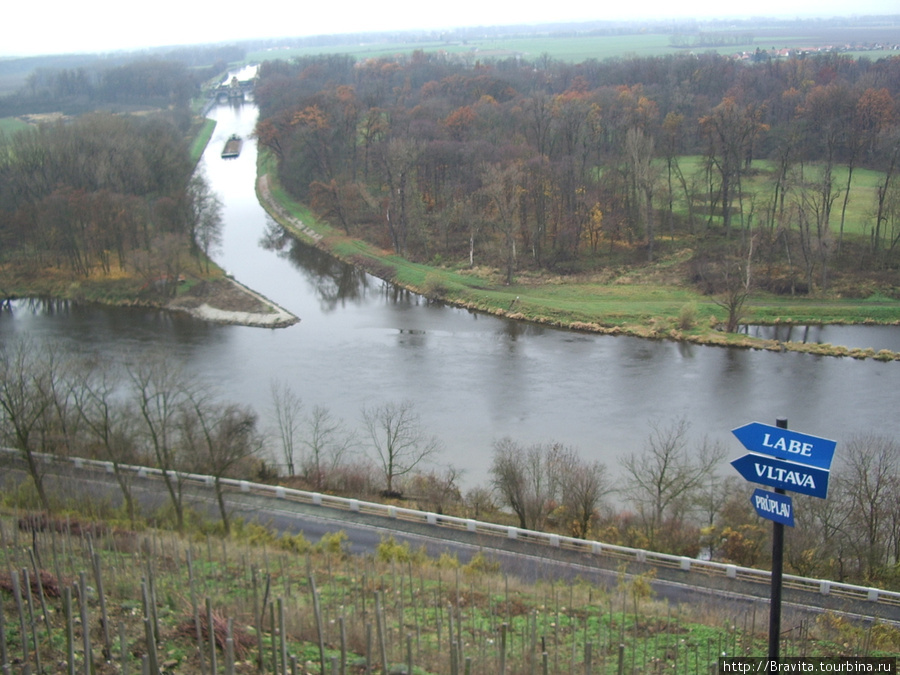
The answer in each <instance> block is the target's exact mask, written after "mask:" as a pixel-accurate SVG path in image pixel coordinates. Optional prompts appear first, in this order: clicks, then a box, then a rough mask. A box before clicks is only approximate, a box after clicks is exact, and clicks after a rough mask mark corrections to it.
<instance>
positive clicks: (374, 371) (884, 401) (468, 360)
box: [0, 103, 900, 494]
mask: <svg viewBox="0 0 900 675" xmlns="http://www.w3.org/2000/svg"><path fill="white" fill-rule="evenodd" d="M209 114H210V116H212V117H214V118H215V119H216V120H217V122H218V124H217V127H216V131H215V134H214V136H213V138H212V140H211V142H210V144H209V147H208V149H207V152H206V155H205V156H204V158H203V161H202V163H201V170H202V171H204V172H205V174H206V176H207V177H208V179H209V180H210V183H211V185H212V186H213V188H214V189H215V191H216V192H217V193H218V194H219V196H220V197H221V199H222V201H223V204H224V207H225V209H224V216H225V230H224V241H223V245H222V247H221V250H220V251H219V253H218V254H217V255H216V258H217V260H218V261H220V263H221V264H222V265H223V266H224V267H225V268H226V269H227V270H228V271H229V272H230V273H231V274H233V275H234V276H235V277H236V278H237V279H239V280H240V281H242V282H243V283H245V284H246V285H248V286H250V287H251V288H253V289H255V290H257V291H259V292H260V293H262V294H264V295H265V296H267V297H268V298H270V299H272V300H273V301H275V302H277V303H278V304H280V305H281V306H283V307H284V308H286V309H288V310H289V311H291V312H293V313H294V314H296V315H297V316H299V317H300V318H301V322H300V323H298V324H296V325H294V326H292V327H290V328H283V329H275V330H273V329H263V328H247V327H242V326H220V325H212V324H207V323H204V322H201V321H198V320H194V319H191V318H187V317H183V316H177V315H170V314H167V313H165V312H155V311H153V312H151V311H143V310H125V309H111V308H104V307H74V306H62V307H60V306H55V307H49V308H48V307H46V306H40V305H32V304H29V303H26V302H18V303H15V305H14V309H13V311H12V312H3V313H2V314H0V340H3V341H7V340H9V339H10V338H11V337H12V336H13V335H16V334H21V335H29V336H32V337H33V338H35V339H38V340H56V341H60V342H63V343H64V344H66V345H68V346H69V347H70V348H72V349H73V350H76V351H78V352H83V353H96V354H100V355H102V356H103V357H104V358H107V359H115V360H119V361H122V362H125V361H128V360H132V359H139V358H141V356H142V355H145V354H147V353H149V352H151V351H154V350H159V349H163V350H165V351H166V352H167V353H168V354H169V355H170V356H171V357H172V358H174V359H177V360H178V361H179V362H181V363H182V364H183V366H184V368H186V369H188V370H189V371H190V372H192V373H196V375H197V377H198V379H200V380H201V381H204V382H207V383H209V386H210V387H212V388H216V389H217V390H218V391H220V392H221V393H222V395H223V396H225V397H227V398H228V399H230V400H234V401H238V402H241V403H248V404H251V405H252V406H253V407H254V408H255V409H256V410H257V412H259V414H260V416H261V418H262V421H263V424H264V426H267V427H271V414H270V410H271V396H270V393H269V392H270V387H271V384H272V383H273V382H275V381H281V382H284V383H287V384H289V385H290V386H291V388H292V389H293V390H294V391H295V392H296V393H297V394H298V395H299V396H300V397H301V398H302V400H303V403H304V405H305V407H306V409H307V410H308V409H311V408H312V407H313V406H316V405H318V406H323V407H326V408H328V409H330V410H331V412H332V413H334V414H335V415H336V416H338V417H341V418H343V419H345V420H346V422H347V423H348V424H349V425H350V426H351V427H354V428H361V424H360V412H361V410H362V408H363V407H364V406H374V405H378V404H381V403H385V402H388V401H395V402H399V401H403V400H407V399H408V400H411V401H413V402H414V404H415V409H416V411H417V412H418V413H419V415H420V416H421V420H422V422H423V425H424V427H425V428H426V430H427V431H428V433H430V434H434V435H435V436H437V437H438V438H439V439H440V441H441V442H442V443H443V447H444V449H443V452H442V454H441V456H440V457H438V458H437V463H438V464H441V465H447V464H452V465H453V466H455V467H456V468H458V469H462V470H463V471H464V475H463V483H464V484H465V485H466V486H472V485H476V484H486V483H487V480H488V476H487V471H488V468H489V466H490V460H491V446H492V443H493V442H494V441H496V440H498V439H500V438H502V437H504V436H510V437H512V438H514V439H516V440H518V441H520V442H522V443H532V442H544V441H553V442H560V443H564V444H566V445H571V446H574V447H576V448H578V449H579V451H580V452H581V453H582V454H583V456H585V457H588V458H592V459H599V460H601V461H603V462H605V463H606V464H607V465H608V466H609V468H610V469H612V470H614V471H615V470H616V466H617V462H618V458H619V457H621V456H623V455H625V454H628V453H632V452H636V451H640V450H641V448H643V447H644V445H645V442H646V439H647V436H648V431H649V424H651V423H653V422H656V423H660V424H662V425H668V424H671V423H672V422H673V421H674V420H676V419H678V418H682V417H683V418H685V419H686V420H687V421H688V422H689V423H690V428H691V437H692V440H693V441H695V442H699V441H700V439H702V438H703V437H708V438H709V439H711V440H713V441H719V442H721V443H723V444H724V445H725V446H726V449H727V452H728V459H729V460H730V459H734V458H736V457H738V456H740V455H741V454H743V449H742V448H741V446H740V444H739V443H738V442H737V440H736V439H734V437H733V436H732V435H731V433H730V430H731V429H733V428H735V427H738V426H741V425H743V424H745V423H747V422H750V421H754V420H755V421H760V422H766V423H769V424H774V422H775V418H776V417H787V418H788V420H789V424H790V427H791V428H792V429H796V430H798V431H803V432H806V433H809V434H814V435H817V436H825V437H829V438H834V439H836V440H838V442H839V444H838V449H837V453H836V457H839V456H840V452H841V445H840V441H841V440H843V439H846V438H847V437H848V436H849V435H852V434H856V433H860V432H875V433H879V434H883V435H889V436H893V437H898V436H900V400H898V391H900V364H897V363H880V362H876V361H872V360H868V361H856V360H853V359H847V358H844V359H838V358H825V357H816V356H809V355H803V354H795V353H771V352H762V351H746V350H738V349H722V348H714V347H698V346H692V345H685V344H677V343H673V342H665V341H661V342H657V341H650V340H640V339H635V338H625V337H606V336H595V335H586V334H580V333H574V332H568V331H562V330H552V329H548V328H542V327H539V326H533V325H529V324H524V323H516V322H513V321H507V320H503V319H498V318H494V317H491V316H485V315H479V314H474V313H471V312H468V311H464V310H459V309H454V308H447V307H442V306H436V305H432V304H429V303H427V302H425V301H424V300H423V299H422V298H420V297H417V296H415V295H411V294H409V293H405V292H400V291H397V290H396V289H394V288H392V287H390V286H389V285H386V284H384V283H383V282H381V281H380V280H378V279H375V278H372V277H369V276H367V275H365V274H361V273H359V272H357V271H355V270H354V269H353V268H350V267H347V266H345V265H342V264H339V263H337V262H335V261H334V260H332V259H330V258H329V257H328V256H325V255H323V254H321V253H320V252H318V251H317V250H315V249H312V248H309V247H307V246H304V245H302V244H298V243H296V242H294V241H292V240H290V239H287V238H285V237H284V236H282V233H281V232H280V229H279V228H278V227H277V226H275V225H274V223H273V222H272V221H271V219H270V218H269V217H268V216H267V215H266V213H265V212H264V211H263V209H262V208H261V207H260V205H259V204H258V202H257V199H256V196H255V192H254V179H255V170H256V146H255V141H254V140H253V139H250V138H249V136H250V134H251V133H252V130H253V126H254V123H255V120H256V115H257V109H256V107H255V106H254V105H252V104H251V103H245V104H244V105H243V106H239V107H233V106H231V105H228V104H224V105H219V106H216V107H214V108H213V109H212V111H211V112H210V113H209ZM232 133H237V134H240V135H241V136H243V137H244V138H245V139H247V140H246V141H245V143H244V147H243V152H242V153H241V156H240V157H239V158H238V159H232V160H223V159H221V158H220V156H219V155H220V152H221V150H222V147H223V145H224V143H225V140H226V139H227V138H228V137H229V136H230V135H231V134H232ZM898 334H900V329H897V328H888V329H880V330H879V331H875V332H870V333H846V334H845V335H846V336H847V337H848V338H851V339H853V340H859V339H865V337H863V335H865V336H868V337H871V338H872V339H874V340H877V341H882V342H883V341H888V343H882V344H874V345H872V346H874V347H876V348H881V347H891V344H890V343H895V344H896V343H897V342H898V341H900V340H898ZM831 341H832V342H838V341H839V340H838V339H832V340H831ZM862 346H868V345H862ZM893 348H894V349H897V347H896V346H894V347H893ZM721 474H722V475H723V476H728V475H736V473H735V472H734V470H733V469H732V468H731V467H730V466H728V465H727V464H726V463H723V466H722V468H721ZM748 494H749V493H748Z"/></svg>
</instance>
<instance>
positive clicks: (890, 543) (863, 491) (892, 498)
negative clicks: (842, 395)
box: [837, 434, 900, 578]
mask: <svg viewBox="0 0 900 675" xmlns="http://www.w3.org/2000/svg"><path fill="white" fill-rule="evenodd" d="M841 454H842V456H843V463H842V465H841V467H840V468H839V470H838V472H837V473H838V476H837V478H838V486H839V489H840V491H841V492H842V493H843V495H844V498H845V499H846V503H847V507H848V510H847V513H848V520H849V522H848V523H847V524H846V528H845V533H846V535H847V537H848V539H849V541H850V543H851V545H852V546H853V548H854V550H855V551H856V557H857V574H858V575H859V577H861V578H862V577H865V578H871V577H874V576H878V575H879V574H880V573H881V572H882V570H883V569H884V567H885V566H886V565H889V564H891V563H892V562H896V560H897V558H896V555H897V553H898V549H900V542H898V541H897V537H898V534H900V532H898V529H897V526H898V523H900V445H898V444H897V442H896V441H894V439H891V438H887V437H884V436H878V435H875V434H863V435H857V436H853V437H851V438H850V440H849V441H848V442H847V443H846V444H845V445H844V450H843V452H842V453H841Z"/></svg>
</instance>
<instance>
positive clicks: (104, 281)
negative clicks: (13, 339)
mask: <svg viewBox="0 0 900 675" xmlns="http://www.w3.org/2000/svg"><path fill="white" fill-rule="evenodd" d="M22 298H54V299H56V300H68V301H72V302H81V303H95V304H101V305H110V306H117V307H147V308H154V309H164V310H167V311H172V312H181V313H185V314H190V315H191V316H193V317H196V318H198V319H201V320H203V321H210V322H213V323H221V324H237V325H242V326H253V327H261V328H284V327H286V326H291V325H293V324H295V323H297V322H299V321H300V319H299V317H297V316H294V315H293V314H291V313H290V312H288V311H287V310H285V309H284V308H282V307H280V306H279V305H277V304H275V303H274V302H272V301H271V300H269V299H268V298H265V297H263V296H262V295H260V294H259V293H256V292H255V291H253V290H251V289H249V288H247V287H246V286H244V285H242V284H240V283H239V282H237V281H235V280H234V279H232V278H230V277H228V276H227V275H226V274H225V273H224V272H223V271H222V270H221V269H219V268H217V267H215V265H212V264H210V271H209V272H208V273H207V274H205V275H202V276H190V277H187V278H185V279H184V280H183V281H182V283H180V284H179V288H178V291H177V293H176V295H175V297H174V298H171V299H167V298H164V297H162V296H151V295H147V293H146V290H145V289H143V288H142V283H141V281H140V280H138V279H134V278H131V277H129V276H128V275H127V274H126V273H125V272H124V271H123V270H116V271H115V272H114V273H110V274H106V275H99V274H98V275H97V276H96V277H89V278H87V279H84V278H79V279H75V278H73V277H72V276H71V275H70V274H66V273H64V272H63V271H62V270H59V269H56V268H53V269H44V270H40V271H39V272H38V273H35V272H34V271H33V270H26V269H16V268H15V266H13V265H10V264H7V265H5V266H2V267H0V304H2V303H8V302H9V301H11V300H18V299H22Z"/></svg>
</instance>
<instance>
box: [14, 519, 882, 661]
mask: <svg viewBox="0 0 900 675" xmlns="http://www.w3.org/2000/svg"><path fill="white" fill-rule="evenodd" d="M214 529H215V528H211V527H206V528H205V529H204V528H195V529H194V531H193V532H192V533H190V534H177V533H175V532H172V531H166V530H154V529H145V530H137V531H135V530H131V529H120V528H118V527H115V526H112V525H107V524H105V523H103V522H99V521H98V522H90V523H88V522H84V521H79V520H78V519H77V518H76V517H74V516H70V517H65V518H48V517H46V516H40V515H22V514H18V515H7V516H5V517H3V518H2V519H0V550H2V561H0V598H2V612H0V672H2V674H3V675H8V674H14V675H20V674H23V675H24V674H27V673H71V674H74V673H84V674H85V675H89V674H90V673H95V674H97V675H105V674H108V673H172V674H173V675H174V674H178V673H201V674H202V675H207V674H212V673H223V672H224V673H226V674H229V675H231V674H234V673H272V674H273V675H278V674H282V675H287V674H288V673H291V674H294V673H329V674H330V673H340V674H341V675H344V674H347V673H353V674H356V673H419V674H425V673H441V674H443V673H448V674H451V675H462V674H463V673H498V672H499V673H510V674H514V673H516V674H518V673H521V674H530V673H576V672H577V673H579V674H580V673H617V674H618V673H624V672H629V673H636V672H652V673H656V672H659V673H663V672H665V673H673V674H678V673H683V674H684V675H689V674H694V673H696V674H697V675H699V674H701V673H706V672H709V670H710V668H714V667H715V664H716V661H717V658H718V657H719V656H721V655H728V656H734V655H756V656H760V655H764V654H765V653H766V652H765V649H766V643H765V625H766V615H765V612H764V611H763V610H761V609H758V608H754V607H749V606H748V607H746V608H744V609H735V607H734V606H731V605H729V604H728V603H724V602H723V603H722V604H721V606H720V607H719V609H718V610H710V609H705V610H702V611H700V610H696V609H691V608H687V607H676V606H671V605H667V604H664V603H660V602H658V601H655V600H654V598H653V594H652V590H651V586H650V582H651V581H652V577H650V576H649V575H645V576H637V577H631V578H627V577H626V576H625V575H624V574H623V575H621V578H620V581H619V583H618V585H617V586H615V587H613V588H605V587H598V586H592V585H589V584H586V583H583V582H574V583H542V584H537V585H525V584H522V583H521V582H519V581H518V580H516V579H515V578H513V577H510V576H506V575H503V574H501V573H500V572H499V566H498V565H497V563H496V562H495V561H492V560H491V558H490V557H489V556H486V555H485V554H478V555H476V556H475V557H474V558H473V559H472V560H471V561H470V562H469V563H468V564H465V565H462V564H460V563H459V561H458V560H457V559H456V558H454V557H451V556H449V555H446V554H445V555H443V556H442V557H440V558H438V559H435V558H429V557H428V556H427V555H426V554H425V553H424V552H423V551H416V550H411V549H410V547H409V545H408V544H406V543H403V544H400V543H397V542H396V541H395V540H393V539H391V538H388V539H384V540H382V542H381V544H380V545H379V547H378V549H377V551H376V553H375V554H374V555H370V556H365V557H362V556H355V555H349V554H348V553H347V552H346V550H345V546H344V534H343V532H340V531H338V532H335V533H333V534H331V535H327V536H325V537H324V538H323V539H322V540H320V541H319V542H317V543H315V544H312V543H311V542H309V541H307V540H306V539H305V538H304V537H303V536H302V535H295V536H289V535H282V536H276V535H275V534H273V533H272V532H270V531H269V530H268V529H266V528H264V527H262V526H260V525H256V524H247V523H243V522H239V523H237V524H236V525H235V527H234V531H233V532H232V534H231V535H230V536H229V537H222V536H219V535H218V534H216V533H215V531H214ZM783 626H784V628H785V632H784V635H783V645H782V655H783V656H815V655H827V656H836V655H848V656H879V655H882V656H884V655H889V653H890V652H889V651H887V650H893V649H894V648H895V646H896V644H898V642H900V634H898V631H897V630H896V629H895V628H892V627H890V626H888V625H882V624H869V625H866V626H861V625H854V624H852V623H850V622H848V621H847V620H846V619H844V618H841V617H839V616H837V615H832V614H823V615H821V616H820V617H819V619H818V620H816V621H808V620H803V621H796V622H791V621H786V622H785V623H784V624H783ZM210 627H212V630H210ZM85 628H86V629H85Z"/></svg>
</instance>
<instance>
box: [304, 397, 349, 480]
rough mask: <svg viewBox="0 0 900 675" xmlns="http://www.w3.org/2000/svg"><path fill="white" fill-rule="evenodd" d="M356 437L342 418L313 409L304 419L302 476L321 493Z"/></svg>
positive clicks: (324, 409)
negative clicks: (304, 452)
mask: <svg viewBox="0 0 900 675" xmlns="http://www.w3.org/2000/svg"><path fill="white" fill-rule="evenodd" d="M355 442H356V438H355V436H354V434H353V432H351V431H349V430H348V429H347V427H346V425H345V424H344V421H343V420H341V419H335V418H334V416H333V415H332V414H331V411H330V410H328V409H327V408H322V407H320V406H315V407H314V408H313V409H312V412H311V413H310V414H309V416H308V417H307V418H306V435H305V437H304V438H303V440H302V443H303V445H305V446H306V448H307V450H308V451H309V452H308V454H307V456H306V459H305V460H304V463H303V474H304V476H306V478H307V479H309V480H311V481H312V483H313V485H314V486H315V488H316V489H317V490H321V489H322V488H323V487H324V486H325V484H326V482H327V477H328V475H329V474H331V473H332V472H334V471H335V470H336V469H337V468H338V467H339V466H340V465H341V464H342V463H343V462H344V460H345V459H346V457H347V455H349V454H350V452H351V449H352V448H353V445H354V444H355Z"/></svg>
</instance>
